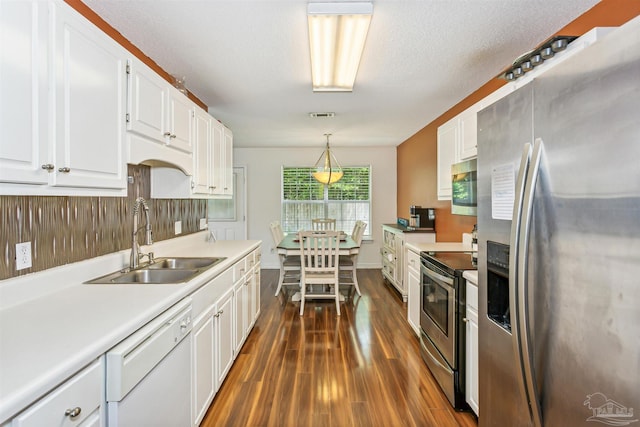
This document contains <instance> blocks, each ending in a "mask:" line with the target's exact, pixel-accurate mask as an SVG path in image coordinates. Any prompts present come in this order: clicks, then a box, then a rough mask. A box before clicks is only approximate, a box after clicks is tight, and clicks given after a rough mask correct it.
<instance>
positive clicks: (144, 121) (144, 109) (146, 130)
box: [127, 60, 169, 142]
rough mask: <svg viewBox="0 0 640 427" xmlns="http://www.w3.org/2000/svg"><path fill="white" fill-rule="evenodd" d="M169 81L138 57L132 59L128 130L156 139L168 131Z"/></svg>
mask: <svg viewBox="0 0 640 427" xmlns="http://www.w3.org/2000/svg"><path fill="white" fill-rule="evenodd" d="M168 98H169V94H168V84H167V82H166V81H165V80H164V79H163V78H161V77H160V76H159V75H158V74H156V73H155V72H154V71H153V70H151V69H149V68H147V66H146V65H144V64H142V63H140V62H138V61H137V60H134V61H129V99H128V114H127V116H128V120H127V130H129V131H131V132H135V133H137V134H140V135H143V136H146V137H147V138H151V139H154V140H156V141H159V142H160V141H163V140H164V138H165V137H164V134H165V132H167V125H166V117H167V114H168V113H167V100H168Z"/></svg>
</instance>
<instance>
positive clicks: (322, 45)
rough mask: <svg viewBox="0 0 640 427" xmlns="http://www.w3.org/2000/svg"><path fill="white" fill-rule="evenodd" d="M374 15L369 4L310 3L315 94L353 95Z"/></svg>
mask: <svg viewBox="0 0 640 427" xmlns="http://www.w3.org/2000/svg"><path fill="white" fill-rule="evenodd" d="M372 15H373V4H372V3H370V2H340V3H309V4H308V7H307V19H308V22H309V48H310V51H311V79H312V82H313V90H314V92H351V91H352V90H353V84H354V82H355V79H356V74H357V73H358V66H359V65H360V57H361V56H362V51H363V49H364V42H365V40H366V38H367V32H368V31H369V23H370V22H371V16H372Z"/></svg>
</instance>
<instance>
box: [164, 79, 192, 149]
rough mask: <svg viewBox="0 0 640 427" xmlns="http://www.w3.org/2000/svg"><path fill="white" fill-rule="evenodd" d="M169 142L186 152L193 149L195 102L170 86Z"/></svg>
mask: <svg viewBox="0 0 640 427" xmlns="http://www.w3.org/2000/svg"><path fill="white" fill-rule="evenodd" d="M168 105H169V118H168V126H169V129H168V132H170V135H169V139H170V141H169V144H170V145H171V146H172V147H174V148H176V149H178V150H182V151H184V152H185V153H191V152H192V151H193V147H192V141H191V133H192V123H193V121H192V119H193V115H194V106H195V104H194V103H193V102H192V101H191V100H189V98H187V97H186V96H185V95H184V94H183V93H182V92H180V91H179V90H178V89H176V88H174V87H173V86H169V101H168Z"/></svg>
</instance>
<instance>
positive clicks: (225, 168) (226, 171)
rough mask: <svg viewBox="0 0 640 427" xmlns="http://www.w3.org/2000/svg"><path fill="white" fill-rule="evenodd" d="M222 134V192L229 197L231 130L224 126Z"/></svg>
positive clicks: (231, 180) (231, 182) (231, 154)
mask: <svg viewBox="0 0 640 427" xmlns="http://www.w3.org/2000/svg"><path fill="white" fill-rule="evenodd" d="M222 136H223V150H224V153H223V155H222V159H223V161H222V165H221V168H222V170H221V176H222V180H221V181H222V194H223V195H224V196H228V197H231V196H232V195H233V132H231V129H229V128H227V127H226V126H225V127H224V130H223V133H222Z"/></svg>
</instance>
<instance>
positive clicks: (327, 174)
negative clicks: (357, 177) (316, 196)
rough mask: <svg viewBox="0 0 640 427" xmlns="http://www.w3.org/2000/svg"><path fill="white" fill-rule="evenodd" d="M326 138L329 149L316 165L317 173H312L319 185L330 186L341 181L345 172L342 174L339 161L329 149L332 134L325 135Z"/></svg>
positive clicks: (327, 148)
mask: <svg viewBox="0 0 640 427" xmlns="http://www.w3.org/2000/svg"><path fill="white" fill-rule="evenodd" d="M324 136H326V137H327V147H326V148H325V150H324V152H323V153H322V154H321V155H320V158H319V159H318V161H317V162H316V164H315V165H314V169H315V170H316V171H315V172H312V173H311V175H313V177H314V178H315V179H316V181H318V182H319V183H321V184H325V185H329V184H333V183H334V182H338V181H340V179H341V178H342V175H344V172H342V168H341V167H340V163H338V160H337V159H336V157H335V156H334V155H333V154H332V153H331V149H330V148H329V137H330V136H331V134H330V133H325V134H324Z"/></svg>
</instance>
